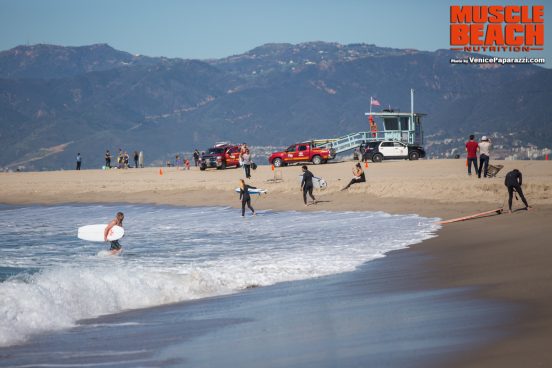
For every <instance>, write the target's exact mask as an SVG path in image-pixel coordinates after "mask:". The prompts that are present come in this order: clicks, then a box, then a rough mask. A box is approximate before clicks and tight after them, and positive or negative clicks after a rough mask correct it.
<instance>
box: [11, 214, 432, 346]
mask: <svg viewBox="0 0 552 368" xmlns="http://www.w3.org/2000/svg"><path fill="white" fill-rule="evenodd" d="M117 211H123V212H124V213H125V221H124V227H125V230H126V236H125V237H124V238H123V239H122V241H121V244H122V245H123V249H124V251H123V253H122V255H121V256H118V257H114V256H102V255H101V254H102V252H101V251H102V250H105V249H107V248H108V244H107V243H105V244H104V243H90V242H85V241H82V240H79V239H78V238H77V237H76V234H77V228H78V227H79V226H83V225H87V224H94V223H107V222H108V221H109V220H111V219H112V218H113V217H114V215H115V213H116V212H117ZM0 224H2V226H1V227H0V347H7V346H12V345H15V344H20V343H23V342H25V341H27V340H28V339H30V338H31V337H33V336H35V335H37V334H39V333H45V332H46V333H47V332H53V331H58V330H62V329H67V328H70V327H74V326H79V324H80V321H81V320H84V319H90V318H95V317H98V316H105V315H110V314H116V313H118V312H122V311H128V310H133V309H139V308H149V307H155V306H162V305H166V304H170V303H175V302H181V301H188V300H196V299H201V298H207V297H212V296H219V295H226V294H231V293H236V292H240V291H243V290H245V289H247V288H251V287H259V286H268V285H273V284H277V283H281V282H285V281H294V280H305V279H312V278H317V277H320V276H327V275H333V274H339V273H343V272H347V271H353V270H355V269H356V268H357V267H359V266H361V265H362V264H364V263H365V262H367V261H370V260H373V259H377V258H380V257H383V256H384V255H385V253H386V252H389V251H391V250H396V249H401V248H405V247H407V246H409V245H412V244H416V243H419V242H421V241H423V240H424V239H428V238H430V237H432V236H434V234H435V231H436V230H437V229H438V225H436V224H435V219H429V218H423V217H420V216H417V215H400V216H399V215H389V214H385V213H381V212H308V213H307V212H305V213H303V212H272V211H265V212H262V211H261V212H260V213H259V214H258V216H255V217H246V218H241V216H240V214H239V210H236V209H231V208H222V207H210V208H177V207H168V206H148V205H63V206H32V207H7V206H4V207H0Z"/></svg>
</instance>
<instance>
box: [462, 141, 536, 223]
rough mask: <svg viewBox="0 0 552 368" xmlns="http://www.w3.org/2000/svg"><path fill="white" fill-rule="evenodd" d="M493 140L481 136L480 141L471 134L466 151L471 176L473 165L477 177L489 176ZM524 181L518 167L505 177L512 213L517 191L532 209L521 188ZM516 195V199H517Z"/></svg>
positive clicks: (509, 209)
mask: <svg viewBox="0 0 552 368" xmlns="http://www.w3.org/2000/svg"><path fill="white" fill-rule="evenodd" d="M491 146H492V144H491V140H490V139H489V138H487V137H486V136H483V137H481V141H480V142H476V141H475V136H474V135H473V134H472V135H470V139H469V141H467V142H466V152H467V162H466V165H467V166H468V175H469V176H471V168H472V165H473V167H474V170H475V173H476V174H477V177H478V178H479V179H481V174H482V173H483V177H484V178H487V177H490V176H487V174H488V169H489V159H490V153H491ZM478 153H479V168H478V167H477V154H478ZM522 183H523V175H522V174H521V171H519V170H518V169H514V170H512V171H510V172H509V173H507V174H506V177H505V179H504V185H505V186H506V188H508V211H509V212H510V213H512V200H513V197H514V194H515V193H517V195H519V197H520V198H521V200H522V202H523V204H524V205H525V209H527V210H529V209H531V206H529V204H528V202H527V199H526V198H525V196H524V195H523V190H522V189H521V184H522ZM517 195H516V199H517Z"/></svg>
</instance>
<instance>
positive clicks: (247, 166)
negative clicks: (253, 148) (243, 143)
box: [241, 150, 251, 179]
mask: <svg viewBox="0 0 552 368" xmlns="http://www.w3.org/2000/svg"><path fill="white" fill-rule="evenodd" d="M241 159H242V165H243V170H244V172H245V177H246V178H247V179H251V154H250V153H249V150H247V151H245V152H244V153H243V154H242V155H241Z"/></svg>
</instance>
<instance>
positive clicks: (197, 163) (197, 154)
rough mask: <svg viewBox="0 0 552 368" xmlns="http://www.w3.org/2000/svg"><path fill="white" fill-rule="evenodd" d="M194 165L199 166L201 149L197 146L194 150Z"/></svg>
mask: <svg viewBox="0 0 552 368" xmlns="http://www.w3.org/2000/svg"><path fill="white" fill-rule="evenodd" d="M194 165H195V167H197V165H199V151H198V150H197V148H196V149H195V150H194Z"/></svg>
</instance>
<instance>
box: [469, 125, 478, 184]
mask: <svg viewBox="0 0 552 368" xmlns="http://www.w3.org/2000/svg"><path fill="white" fill-rule="evenodd" d="M477 151H479V144H477V142H476V141H475V136H474V135H473V134H472V135H470V140H469V141H467V142H466V152H467V153H468V162H467V164H468V175H470V176H471V165H472V164H473V168H474V169H475V173H476V174H477V175H479V172H478V171H477Z"/></svg>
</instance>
